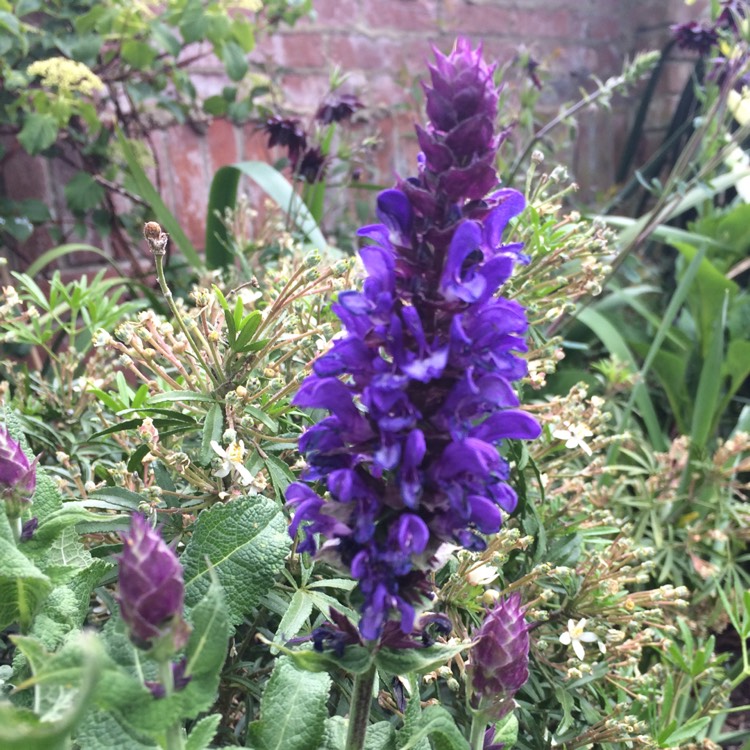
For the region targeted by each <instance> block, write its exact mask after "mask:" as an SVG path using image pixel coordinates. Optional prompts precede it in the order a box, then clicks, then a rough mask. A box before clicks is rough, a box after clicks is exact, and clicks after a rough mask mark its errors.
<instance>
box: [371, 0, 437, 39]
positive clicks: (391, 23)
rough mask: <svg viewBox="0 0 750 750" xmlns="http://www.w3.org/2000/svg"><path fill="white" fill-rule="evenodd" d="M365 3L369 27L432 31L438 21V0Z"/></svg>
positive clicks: (397, 0)
mask: <svg viewBox="0 0 750 750" xmlns="http://www.w3.org/2000/svg"><path fill="white" fill-rule="evenodd" d="M363 5H364V21H365V24H366V26H367V28H368V29H395V30H397V31H426V32H432V31H434V29H435V26H436V23H437V5H438V3H437V2H436V0H378V2H376V3H375V2H369V3H363Z"/></svg>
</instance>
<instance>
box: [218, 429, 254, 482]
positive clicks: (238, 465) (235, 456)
mask: <svg viewBox="0 0 750 750" xmlns="http://www.w3.org/2000/svg"><path fill="white" fill-rule="evenodd" d="M211 448H213V451H214V453H216V454H217V455H218V456H220V457H221V458H222V459H223V460H222V461H221V463H220V464H219V467H218V468H217V469H215V470H214V471H213V472H212V473H211V476H214V477H219V478H223V477H225V476H227V475H228V474H229V472H230V471H233V472H234V473H235V474H237V475H238V476H239V482H240V484H241V485H242V486H243V487H247V486H248V485H249V484H252V483H253V475H252V474H251V473H250V472H249V471H248V470H247V467H246V466H245V464H244V463H243V461H244V458H245V453H246V451H245V443H244V441H242V440H240V441H239V442H237V441H236V440H234V441H233V442H231V443H230V444H229V445H228V446H227V449H226V450H224V448H222V447H221V446H220V445H219V444H218V443H217V442H216V441H215V440H212V441H211Z"/></svg>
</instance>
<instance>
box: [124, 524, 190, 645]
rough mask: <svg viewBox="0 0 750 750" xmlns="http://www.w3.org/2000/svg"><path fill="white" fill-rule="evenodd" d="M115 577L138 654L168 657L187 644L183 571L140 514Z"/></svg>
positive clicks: (171, 552) (126, 621) (125, 537)
mask: <svg viewBox="0 0 750 750" xmlns="http://www.w3.org/2000/svg"><path fill="white" fill-rule="evenodd" d="M122 540H123V543H124V547H123V551H122V554H121V555H120V557H119V563H120V569H119V574H118V582H119V592H118V595H117V601H118V602H119V604H120V613H121V614H122V619H123V620H124V621H125V623H126V624H127V626H128V628H129V630H130V638H131V640H132V641H133V643H135V644H136V645H137V646H138V647H139V648H143V649H150V648H152V647H154V648H157V649H159V650H160V651H161V650H162V648H163V651H164V653H166V654H168V655H171V654H172V653H174V652H176V651H179V649H181V648H182V647H183V646H184V645H185V644H186V643H187V638H188V635H189V629H188V626H187V624H186V623H185V621H184V620H183V617H182V611H183V602H184V597H185V584H184V582H183V577H182V566H181V565H180V563H179V560H178V559H177V556H176V555H175V553H174V552H173V551H172V550H171V549H170V548H169V547H168V546H167V544H166V543H165V542H164V540H163V539H162V538H161V535H160V534H159V533H158V531H155V530H154V529H152V528H151V526H150V524H149V523H148V521H147V520H146V519H145V518H144V517H143V516H142V515H140V514H135V515H134V516H133V518H132V521H131V525H130V531H129V533H127V534H122Z"/></svg>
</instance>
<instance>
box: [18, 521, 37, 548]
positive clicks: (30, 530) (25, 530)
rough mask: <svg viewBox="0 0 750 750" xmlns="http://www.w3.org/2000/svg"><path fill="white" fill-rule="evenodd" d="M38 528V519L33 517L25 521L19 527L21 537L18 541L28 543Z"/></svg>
mask: <svg viewBox="0 0 750 750" xmlns="http://www.w3.org/2000/svg"><path fill="white" fill-rule="evenodd" d="M38 527H39V519H38V518H37V517H36V516H34V517H33V518H30V519H29V520H28V521H26V522H25V523H24V524H23V526H22V527H21V537H20V539H19V541H21V542H28V541H31V540H32V539H33V538H34V534H35V532H36V530H37V528H38Z"/></svg>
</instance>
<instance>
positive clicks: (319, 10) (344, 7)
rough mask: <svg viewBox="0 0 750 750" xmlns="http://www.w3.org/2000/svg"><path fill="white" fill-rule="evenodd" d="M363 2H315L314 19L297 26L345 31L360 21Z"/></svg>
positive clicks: (350, 0) (308, 18) (334, 0)
mask: <svg viewBox="0 0 750 750" xmlns="http://www.w3.org/2000/svg"><path fill="white" fill-rule="evenodd" d="M362 5H363V3H362V0H315V3H314V6H315V7H314V10H313V14H312V17H307V18H305V19H303V20H302V21H300V22H299V23H298V24H297V28H316V29H321V28H322V29H345V28H351V27H352V26H354V25H356V24H357V23H359V21H360V17H361V10H362Z"/></svg>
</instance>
